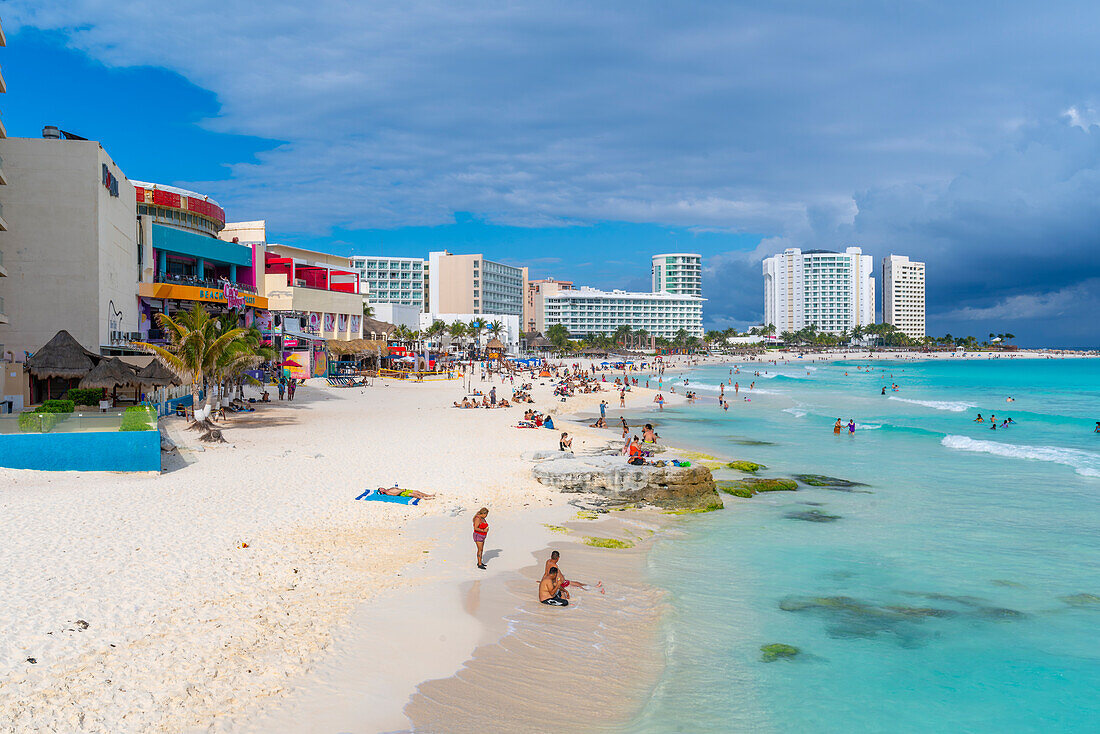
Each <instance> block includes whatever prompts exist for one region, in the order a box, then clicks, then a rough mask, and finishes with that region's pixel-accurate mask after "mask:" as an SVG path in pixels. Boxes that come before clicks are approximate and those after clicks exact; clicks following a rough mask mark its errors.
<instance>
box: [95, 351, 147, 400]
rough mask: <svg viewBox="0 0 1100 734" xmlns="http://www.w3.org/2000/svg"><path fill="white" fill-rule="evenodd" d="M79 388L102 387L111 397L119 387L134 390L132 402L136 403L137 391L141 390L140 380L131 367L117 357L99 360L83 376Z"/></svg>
mask: <svg viewBox="0 0 1100 734" xmlns="http://www.w3.org/2000/svg"><path fill="white" fill-rule="evenodd" d="M80 387H82V388H95V387H102V388H104V389H107V390H110V391H111V395H112V397H114V395H115V393H116V392H117V390H118V388H119V387H132V388H134V402H137V397H138V396H137V390H139V389H140V388H141V380H140V378H139V377H138V376H137V372H136V371H135V370H134V368H133V367H131V366H130V365H128V364H126V363H125V362H123V361H122V360H121V359H119V358H118V357H109V358H104V359H102V360H100V362H99V364H97V365H96V366H95V367H93V368H92V371H91V372H89V373H88V374H86V375H84V378H83V379H82V380H81V381H80Z"/></svg>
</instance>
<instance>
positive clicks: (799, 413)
mask: <svg viewBox="0 0 1100 734" xmlns="http://www.w3.org/2000/svg"><path fill="white" fill-rule="evenodd" d="M783 412H784V413H790V414H791V415H793V416H794V417H795V418H804V417H806V411H804V410H802V409H801V408H784V409H783Z"/></svg>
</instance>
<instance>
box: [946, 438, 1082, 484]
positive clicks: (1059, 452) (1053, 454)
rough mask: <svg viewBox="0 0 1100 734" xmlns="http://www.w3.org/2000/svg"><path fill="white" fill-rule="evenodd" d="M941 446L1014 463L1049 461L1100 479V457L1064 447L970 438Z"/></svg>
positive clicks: (948, 441)
mask: <svg viewBox="0 0 1100 734" xmlns="http://www.w3.org/2000/svg"><path fill="white" fill-rule="evenodd" d="M940 443H941V444H943V445H944V446H946V447H947V448H949V449H957V450H959V451H975V452H978V453H983V454H993V455H994V456H1005V457H1008V458H1012V459H1029V460H1031V461H1049V462H1053V463H1055V464H1062V465H1064V466H1069V467H1073V469H1074V471H1076V472H1077V473H1078V474H1080V475H1081V476H1083V477H1100V454H1094V453H1091V452H1089V451H1081V450H1079V449H1067V448H1062V447H1060V446H1020V445H1017V444H1011V443H1001V442H999V441H982V440H979V439H975V438H970V437H969V436H953V435H952V436H944V437H943V440H942V441H940Z"/></svg>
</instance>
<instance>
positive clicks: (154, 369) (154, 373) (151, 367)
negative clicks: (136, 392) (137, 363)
mask: <svg viewBox="0 0 1100 734" xmlns="http://www.w3.org/2000/svg"><path fill="white" fill-rule="evenodd" d="M137 376H138V381H139V382H140V383H141V384H142V385H151V386H152V387H166V386H168V385H182V384H183V380H181V379H180V376H179V375H177V374H176V373H175V372H172V371H171V370H170V369H168V368H167V367H165V366H164V364H163V363H162V362H161V361H160V360H159V359H154V360H153V361H151V362H150V363H149V364H147V365H145V366H144V367H142V368H141V369H140V370H138V373H137Z"/></svg>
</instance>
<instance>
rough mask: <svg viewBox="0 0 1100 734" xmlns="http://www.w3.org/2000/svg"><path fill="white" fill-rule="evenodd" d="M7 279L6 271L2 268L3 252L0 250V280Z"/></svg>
mask: <svg viewBox="0 0 1100 734" xmlns="http://www.w3.org/2000/svg"><path fill="white" fill-rule="evenodd" d="M6 277H8V269H7V268H6V267H4V251H3V250H0V278H6Z"/></svg>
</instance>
